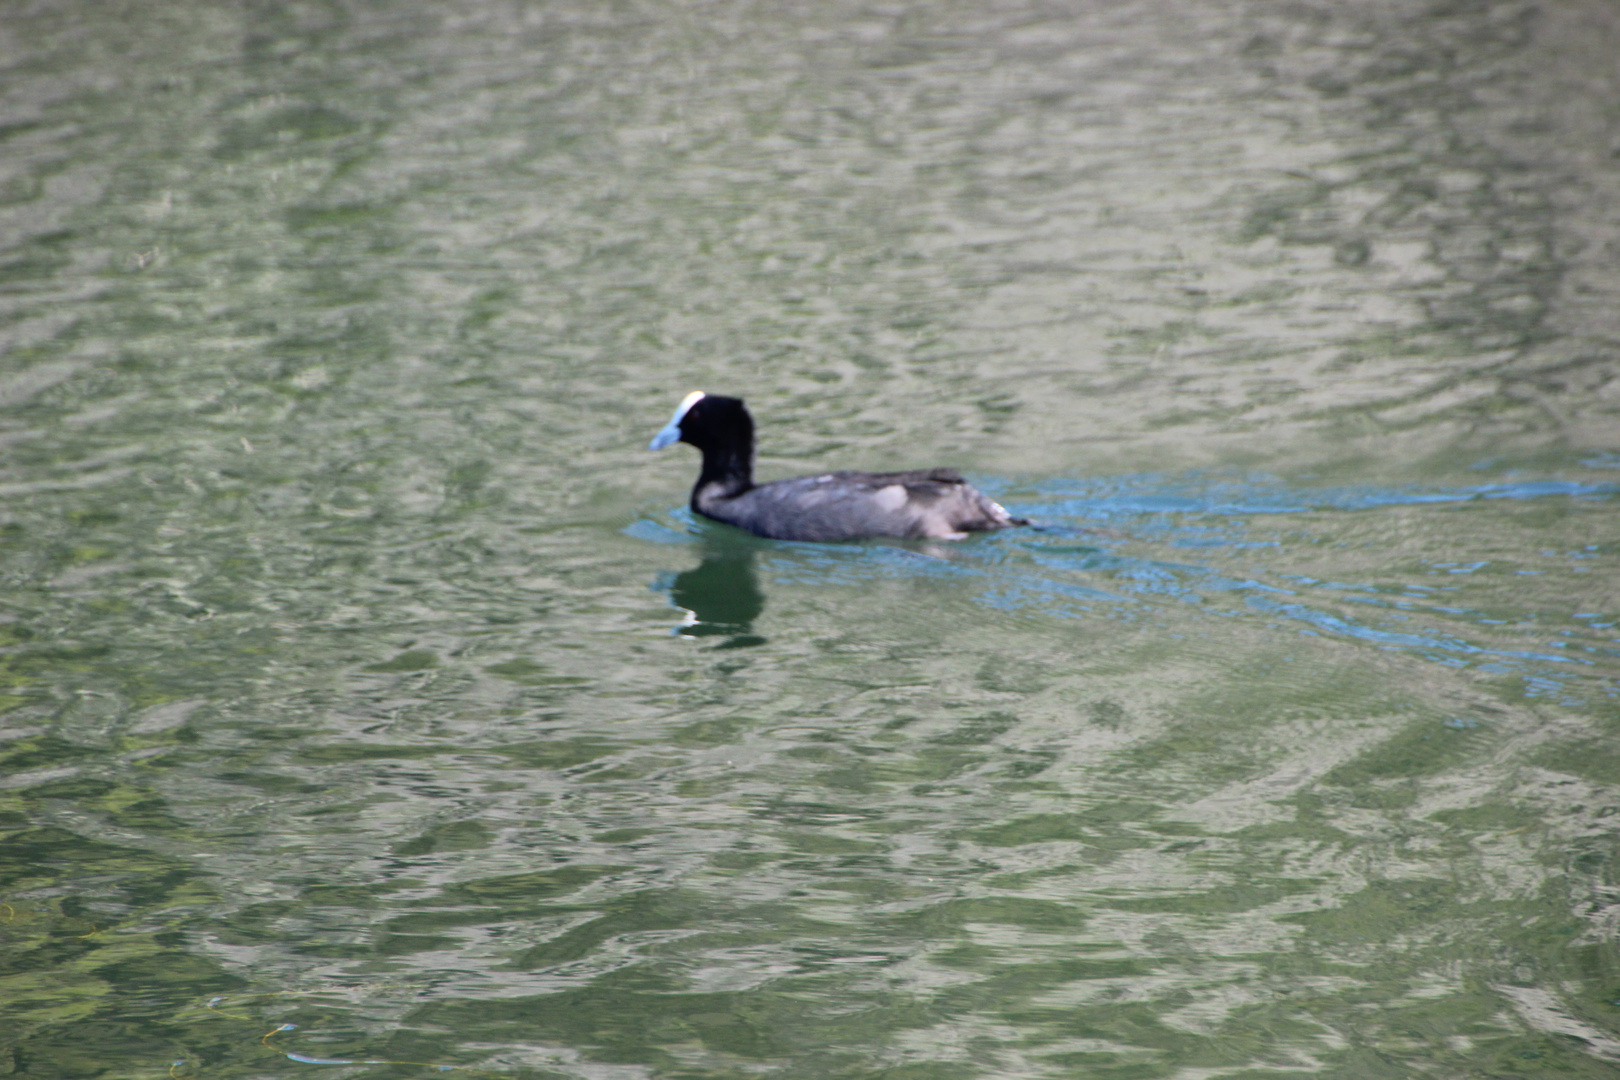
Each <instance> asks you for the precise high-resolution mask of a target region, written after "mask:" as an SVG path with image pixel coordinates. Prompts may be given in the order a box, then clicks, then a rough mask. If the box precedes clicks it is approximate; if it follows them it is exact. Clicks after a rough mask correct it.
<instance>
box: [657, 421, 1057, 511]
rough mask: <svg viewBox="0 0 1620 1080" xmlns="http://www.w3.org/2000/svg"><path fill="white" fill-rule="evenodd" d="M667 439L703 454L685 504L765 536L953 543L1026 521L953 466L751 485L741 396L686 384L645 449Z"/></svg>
mask: <svg viewBox="0 0 1620 1080" xmlns="http://www.w3.org/2000/svg"><path fill="white" fill-rule="evenodd" d="M677 442H684V443H691V444H692V445H693V446H695V447H697V448H698V450H700V451H702V453H703V470H702V471H701V472H700V473H698V479H697V485H696V486H695V487H693V488H692V509H693V510H695V511H697V512H698V513H699V514H702V515H703V516H704V517H707V518H713V519H714V520H715V521H723V522H725V523H726V524H727V525H735V526H737V527H738V528H739V529H747V530H748V531H749V532H751V533H754V534H756V535H758V536H765V537H769V538H771V539H773V540H819V541H831V540H866V539H870V538H872V537H877V536H889V537H894V538H896V539H902V540H913V539H924V538H928V539H935V540H960V539H962V538H963V537H965V536H967V534H968V533H971V532H985V531H988V530H990V529H1005V528H1009V527H1011V526H1014V525H1028V524H1029V522H1028V521H1026V520H1024V519H1023V518H1016V517H1013V516H1012V515H1011V514H1009V513H1007V511H1006V510H1005V509H1003V508H1002V507H1001V506H1000V505H998V504H996V503H995V502H992V501H991V500H990V499H988V498H986V497H985V496H984V495H983V494H981V493H980V492H978V491H976V490H975V489H974V488H973V487H972V486H971V485H969V484H968V483H967V482H966V481H964V480H963V479H962V476H961V474H960V473H958V472H957V471H956V470H954V469H920V470H916V471H913V472H889V473H869V472H830V473H821V474H820V475H818V476H796V477H793V478H792V479H790V480H773V481H771V482H770V483H768V484H755V483H754V418H753V417H752V416H750V415H748V409H747V407H746V406H745V405H744V404H743V402H742V399H741V398H734V397H723V396H721V395H719V394H705V393H704V392H703V391H701V390H694V391H693V392H692V393H690V394H687V395H686V397H685V398H683V399H682V400H681V403H680V405H679V406H677V407H676V409H675V415H674V416H673V417H671V418H670V421H669V423H668V424H666V425H665V426H664V430H662V431H660V432H659V433H658V434H657V435H655V436H654V437H653V441H652V443H651V445H649V446H648V447H647V449H649V450H662V449H663V448H664V447H666V446H670V445H672V444H674V443H677Z"/></svg>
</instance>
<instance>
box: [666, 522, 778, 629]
mask: <svg viewBox="0 0 1620 1080" xmlns="http://www.w3.org/2000/svg"><path fill="white" fill-rule="evenodd" d="M668 588H669V598H670V601H671V602H672V603H674V605H675V606H676V607H679V608H684V609H685V610H686V619H685V621H684V622H682V623H681V625H680V626H678V627H676V631H675V632H676V633H678V634H681V635H683V636H685V637H725V638H727V640H726V641H723V642H721V643H720V644H718V645H716V646H715V648H717V649H742V648H747V647H748V646H750V645H763V644H765V640H766V639H765V638H762V637H760V636H759V635H757V634H755V633H753V629H754V620H755V619H757V618H759V613H760V612H762V611H764V610H765V596H764V594H763V593H761V592H760V591H759V581H758V580H757V578H756V577H755V575H754V550H753V548H751V547H748V546H744V545H741V544H737V545H733V544H712V545H709V546H706V547H705V548H704V551H703V561H702V562H701V563H699V564H698V565H697V566H695V567H693V568H692V569H690V570H683V571H682V572H681V573H679V574H676V575H675V577H674V579H673V580H671V581H669V584H668Z"/></svg>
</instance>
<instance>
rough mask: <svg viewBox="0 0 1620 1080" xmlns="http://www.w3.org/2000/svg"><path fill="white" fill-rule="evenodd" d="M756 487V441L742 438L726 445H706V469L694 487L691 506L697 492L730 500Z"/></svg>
mask: <svg viewBox="0 0 1620 1080" xmlns="http://www.w3.org/2000/svg"><path fill="white" fill-rule="evenodd" d="M753 486H754V440H753V439H751V438H749V439H741V440H737V441H735V442H732V443H729V444H727V445H724V446H706V447H704V448H703V471H702V472H700V473H698V480H697V485H696V486H695V487H693V488H692V505H693V506H694V507H696V506H697V499H698V493H699V492H703V493H704V494H705V495H707V496H708V497H710V498H721V499H730V498H735V497H736V496H738V495H741V494H742V493H743V492H745V491H747V490H748V489H749V488H751V487H753Z"/></svg>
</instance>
